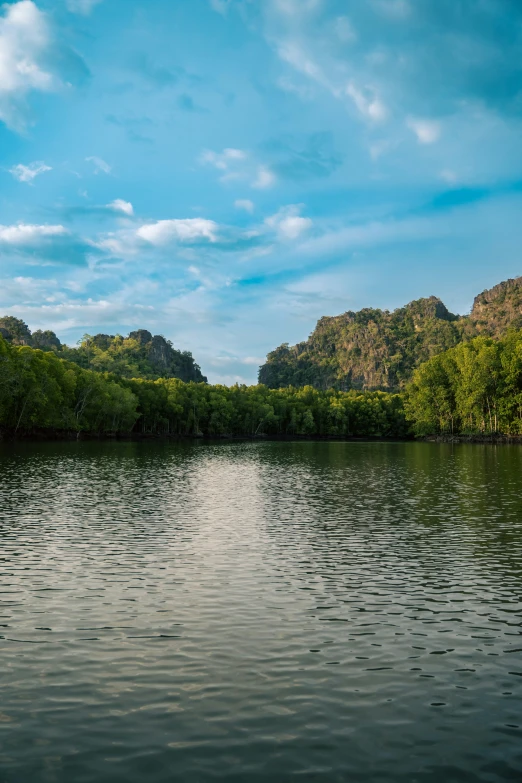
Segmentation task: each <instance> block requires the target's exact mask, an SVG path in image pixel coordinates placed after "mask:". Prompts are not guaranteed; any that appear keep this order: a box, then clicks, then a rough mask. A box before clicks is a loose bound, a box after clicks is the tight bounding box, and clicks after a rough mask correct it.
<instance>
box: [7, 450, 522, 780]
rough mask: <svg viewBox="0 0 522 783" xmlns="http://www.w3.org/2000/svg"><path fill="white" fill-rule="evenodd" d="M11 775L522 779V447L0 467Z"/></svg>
mask: <svg viewBox="0 0 522 783" xmlns="http://www.w3.org/2000/svg"><path fill="white" fill-rule="evenodd" d="M0 476H1V484H0V542H1V546H0V579H1V583H2V586H3V587H2V608H1V610H0V611H1V614H0V626H1V627H0V637H1V638H0V687H1V693H2V698H1V703H0V781H2V783H22V782H23V783H26V781H31V782H34V783H38V782H39V781H45V783H47V782H49V783H72V782H73V781H74V783H120V782H121V783H133V782H134V781H144V780H146V781H148V782H150V783H163V781H165V782H166V781H176V782H178V781H182V782H183V783H184V781H190V782H191V783H192V782H193V781H196V782H198V781H202V782H204V781H205V782H206V781H211V780H221V781H227V782H228V781H249V782H250V781H254V783H256V782H257V781H286V780H288V779H290V778H292V777H294V776H298V777H300V778H301V779H305V780H315V781H343V783H344V781H354V782H355V783H368V782H370V781H371V783H374V782H375V783H377V781H379V782H380V781H387V782H388V781H392V782H393V783H394V782H395V781H396V782H397V783H399V782H400V783H405V782H409V783H426V782H427V781H430V783H431V782H432V781H433V783H435V782H436V783H442V782H443V783H453V782H455V783H457V782H458V783H460V781H466V782H468V781H469V782H470V783H471V781H485V782H486V781H487V782H488V783H490V782H492V781H493V782H496V781H517V782H518V781H520V780H521V779H522V703H521V695H522V640H521V637H520V633H521V615H522V605H521V588H522V495H521V482H520V479H521V476H522V449H518V448H517V447H507V446H503V447H499V448H495V447H492V446H454V447H452V446H448V445H437V444H414V443H406V444H404V443H397V444H391V443H386V444H385V443H371V444H364V443H354V444H350V443H254V444H250V443H247V444H238V443H233V444H227V443H224V444H221V443H220V444H215V445H213V444H202V443H194V444H192V443H189V444H170V443H101V444H100V443H81V442H80V443H70V444H69V443H66V444H39V445H28V444H21V445H17V446H12V445H11V446H10V445H4V446H3V447H2V450H1V451H0Z"/></svg>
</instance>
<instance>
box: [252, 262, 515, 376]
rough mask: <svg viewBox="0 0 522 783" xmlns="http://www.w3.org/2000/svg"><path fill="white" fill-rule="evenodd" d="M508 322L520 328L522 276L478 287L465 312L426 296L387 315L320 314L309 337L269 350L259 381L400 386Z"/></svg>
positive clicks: (502, 329) (369, 311)
mask: <svg viewBox="0 0 522 783" xmlns="http://www.w3.org/2000/svg"><path fill="white" fill-rule="evenodd" d="M510 327H512V328H516V329H520V328H522V277H517V278H516V279H515V280H507V281H505V282H504V283H500V284H499V285H496V286H495V287H494V288H492V289H490V290H489V291H483V292H482V293H481V294H479V295H478V296H477V297H476V298H475V301H474V304H473V309H472V311H471V313H470V315H469V316H459V315H454V314H453V313H450V312H449V311H448V310H447V308H446V307H445V306H444V304H443V303H442V302H441V300H440V299H437V298H436V297H434V296H430V297H429V298H427V299H417V300H415V301H414V302H410V304H407V305H406V306H405V307H401V308H398V309H397V310H394V311H393V312H389V311H388V310H377V309H373V308H365V309H363V310H359V311H358V312H352V311H348V312H346V313H344V314H343V315H338V316H334V317H324V318H321V319H320V320H319V321H318V322H317V326H316V327H315V329H314V331H313V332H312V334H311V335H310V337H309V338H308V340H306V341H305V342H302V343H298V344H297V345H294V346H289V345H288V343H284V344H283V345H280V346H279V348H276V349H275V350H274V351H272V352H271V353H269V354H268V356H267V360H266V363H265V364H264V365H262V367H260V370H259V382H260V383H264V384H265V385H266V386H268V387H269V388H278V387H283V386H289V385H292V386H303V385H306V384H309V385H311V386H315V387H316V388H318V389H327V388H330V387H333V388H337V389H345V390H346V389H350V388H355V389H385V390H399V389H401V388H402V387H403V386H404V385H405V383H407V382H408V381H409V380H410V378H411V375H412V373H413V370H414V369H415V367H417V366H418V365H419V364H420V363H421V362H424V361H426V360H427V359H430V358H431V357H432V356H434V355H435V354H437V353H441V352H442V351H445V350H447V349H448V348H452V347H453V346H454V345H457V343H459V342H462V341H463V340H469V339H471V338H473V337H476V336H477V335H479V334H484V335H489V336H492V337H500V336H501V335H502V334H504V333H505V332H506V330H507V329H508V328H510Z"/></svg>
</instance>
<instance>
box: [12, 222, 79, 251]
mask: <svg viewBox="0 0 522 783" xmlns="http://www.w3.org/2000/svg"><path fill="white" fill-rule="evenodd" d="M68 233H69V232H68V231H67V229H66V228H64V226H59V225H58V226H47V225H44V226H39V225H32V224H27V223H18V224H17V225H13V226H2V225H0V242H2V243H4V244H6V245H13V246H15V247H35V246H37V245H38V244H39V243H40V242H41V240H42V239H48V238H49V237H62V236H65V235H66V234H68Z"/></svg>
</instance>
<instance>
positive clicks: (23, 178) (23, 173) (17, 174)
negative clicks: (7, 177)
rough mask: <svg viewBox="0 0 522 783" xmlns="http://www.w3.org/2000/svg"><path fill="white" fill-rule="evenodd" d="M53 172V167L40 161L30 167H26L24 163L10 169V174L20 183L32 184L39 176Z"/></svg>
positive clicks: (30, 164)
mask: <svg viewBox="0 0 522 783" xmlns="http://www.w3.org/2000/svg"><path fill="white" fill-rule="evenodd" d="M51 170H52V169H51V166H47V165H46V164H45V163H44V162H43V161H41V160H40V161H35V162H34V163H29V165H28V166H24V164H23V163H17V164H16V166H13V167H12V168H10V169H9V173H10V174H12V175H13V177H14V178H15V179H17V180H18V181H19V182H32V181H33V179H34V178H35V177H37V176H38V175H39V174H44V172H46V171H51Z"/></svg>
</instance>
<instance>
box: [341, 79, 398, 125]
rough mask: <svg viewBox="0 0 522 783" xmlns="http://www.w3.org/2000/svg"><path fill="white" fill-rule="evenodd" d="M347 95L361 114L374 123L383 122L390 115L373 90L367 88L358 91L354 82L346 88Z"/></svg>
mask: <svg viewBox="0 0 522 783" xmlns="http://www.w3.org/2000/svg"><path fill="white" fill-rule="evenodd" d="M346 94H347V95H349V97H350V98H351V99H352V100H353V102H354V104H355V106H356V107H357V109H358V110H359V112H360V113H361V114H362V115H363V116H364V117H367V118H368V119H369V120H373V121H374V122H382V120H385V119H386V117H387V114H388V111H387V109H386V106H385V105H384V103H383V102H382V101H381V99H380V98H379V97H378V95H376V93H375V90H373V88H366V89H365V90H364V91H363V90H360V89H358V88H357V87H356V86H355V84H354V83H353V82H350V84H349V85H348V86H347V88H346Z"/></svg>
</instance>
